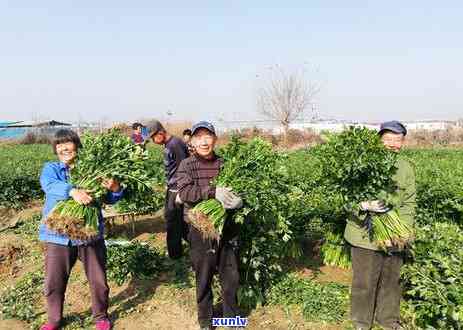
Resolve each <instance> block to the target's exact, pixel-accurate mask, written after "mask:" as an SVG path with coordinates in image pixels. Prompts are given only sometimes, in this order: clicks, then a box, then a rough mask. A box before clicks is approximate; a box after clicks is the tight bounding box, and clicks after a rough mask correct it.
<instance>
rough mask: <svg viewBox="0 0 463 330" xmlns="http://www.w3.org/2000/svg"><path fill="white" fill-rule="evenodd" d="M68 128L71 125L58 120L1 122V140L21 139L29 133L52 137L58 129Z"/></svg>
mask: <svg viewBox="0 0 463 330" xmlns="http://www.w3.org/2000/svg"><path fill="white" fill-rule="evenodd" d="M68 126H71V124H68V123H62V122H58V121H56V120H50V121H43V122H34V121H18V122H0V139H21V138H23V137H25V136H26V135H27V134H28V133H34V134H37V135H52V134H54V133H55V132H56V131H57V130H58V129H60V128H63V127H68Z"/></svg>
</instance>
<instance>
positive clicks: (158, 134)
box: [146, 120, 188, 259]
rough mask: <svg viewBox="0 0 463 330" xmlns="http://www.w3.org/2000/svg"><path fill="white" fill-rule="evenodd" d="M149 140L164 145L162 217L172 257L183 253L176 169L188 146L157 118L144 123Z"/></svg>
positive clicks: (184, 228) (185, 229)
mask: <svg viewBox="0 0 463 330" xmlns="http://www.w3.org/2000/svg"><path fill="white" fill-rule="evenodd" d="M146 127H147V130H148V135H149V137H150V138H151V140H152V141H153V142H154V143H156V144H158V145H163V146H164V166H165V169H166V178H167V192H166V202H165V205H164V218H165V220H166V225H167V238H166V239H167V253H168V254H169V257H170V258H172V259H178V258H180V257H182V255H183V247H182V238H184V239H185V240H186V239H187V233H188V226H187V225H186V223H185V221H184V220H183V205H181V204H179V203H176V202H175V200H176V197H177V192H178V190H177V175H176V174H177V170H178V166H179V165H180V162H181V161H182V160H184V159H185V158H187V157H188V148H187V146H186V144H185V142H183V140H182V139H180V138H178V137H176V136H173V135H171V134H169V133H168V132H167V131H166V129H165V128H164V126H163V125H162V124H161V123H160V122H159V121H157V120H153V121H151V122H150V123H148V124H147V125H146Z"/></svg>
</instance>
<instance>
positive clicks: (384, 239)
mask: <svg viewBox="0 0 463 330" xmlns="http://www.w3.org/2000/svg"><path fill="white" fill-rule="evenodd" d="M370 235H371V236H372V238H373V241H374V242H375V243H376V244H377V245H378V246H379V247H380V248H381V249H383V250H384V251H388V250H389V249H404V248H405V247H407V246H409V245H410V243H411V242H412V241H413V239H414V231H413V228H412V227H411V226H409V225H408V224H407V223H406V222H404V221H402V220H401V219H400V217H399V215H398V214H397V212H396V211H394V210H392V211H389V212H387V213H384V214H380V215H375V216H374V217H373V221H372V232H371V233H370Z"/></svg>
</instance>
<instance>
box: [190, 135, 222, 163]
mask: <svg viewBox="0 0 463 330" xmlns="http://www.w3.org/2000/svg"><path fill="white" fill-rule="evenodd" d="M216 141H217V137H216V136H215V135H214V134H212V133H211V132H210V131H209V130H208V129H205V128H200V129H198V130H197V131H196V132H195V134H194V135H193V136H192V139H191V142H192V144H193V146H194V147H195V151H196V153H197V154H198V156H200V157H203V158H205V159H209V158H211V157H212V155H213V154H214V147H215V143H216Z"/></svg>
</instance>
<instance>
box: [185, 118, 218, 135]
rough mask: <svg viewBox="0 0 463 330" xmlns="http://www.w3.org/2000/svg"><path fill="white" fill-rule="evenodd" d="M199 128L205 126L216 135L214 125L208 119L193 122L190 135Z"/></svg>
mask: <svg viewBox="0 0 463 330" xmlns="http://www.w3.org/2000/svg"><path fill="white" fill-rule="evenodd" d="M200 128H205V129H207V130H208V131H209V132H211V133H212V134H214V135H216V134H215V128H214V126H213V125H212V124H211V123H210V122H208V121H200V122H199V123H196V124H194V125H193V127H191V135H195V133H196V132H197V131H198V130H199V129H200Z"/></svg>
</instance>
